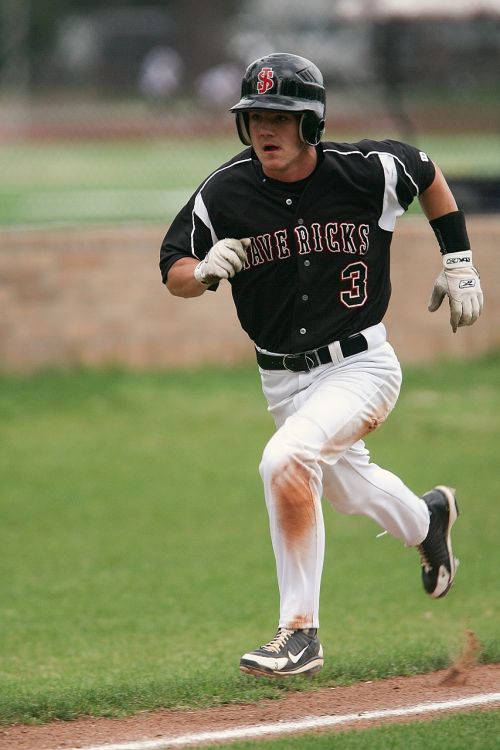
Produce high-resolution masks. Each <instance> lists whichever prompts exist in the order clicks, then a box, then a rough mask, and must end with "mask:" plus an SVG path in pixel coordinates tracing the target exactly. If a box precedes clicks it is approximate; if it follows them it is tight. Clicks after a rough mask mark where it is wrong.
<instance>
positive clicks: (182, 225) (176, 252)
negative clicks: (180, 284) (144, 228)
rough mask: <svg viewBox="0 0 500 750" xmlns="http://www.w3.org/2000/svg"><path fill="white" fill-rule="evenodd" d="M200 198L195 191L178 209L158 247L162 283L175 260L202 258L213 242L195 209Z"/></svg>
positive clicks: (210, 233) (207, 228) (210, 234)
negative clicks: (159, 247) (179, 209)
mask: <svg viewBox="0 0 500 750" xmlns="http://www.w3.org/2000/svg"><path fill="white" fill-rule="evenodd" d="M200 200H201V198H200V192H199V191H197V192H196V193H195V194H194V195H192V196H191V198H190V200H189V201H188V203H186V205H185V206H184V208H182V209H181V211H179V213H178V214H177V216H176V217H175V219H174V220H173V222H172V224H171V225H170V227H169V229H168V231H167V233H166V235H165V237H164V239H163V242H162V244H161V249H160V271H161V278H162V281H163V283H165V282H166V280H167V276H168V272H169V270H170V268H171V267H172V266H173V265H174V263H176V261H178V260H180V258H186V257H187V258H197V259H198V260H202V259H203V258H204V257H205V255H206V254H207V252H208V251H209V250H210V248H211V247H212V245H213V244H214V242H213V237H212V232H211V230H210V228H209V227H208V226H207V225H206V224H205V223H204V221H203V218H202V217H201V216H200V215H199V214H198V212H197V210H196V208H197V204H199V203H200Z"/></svg>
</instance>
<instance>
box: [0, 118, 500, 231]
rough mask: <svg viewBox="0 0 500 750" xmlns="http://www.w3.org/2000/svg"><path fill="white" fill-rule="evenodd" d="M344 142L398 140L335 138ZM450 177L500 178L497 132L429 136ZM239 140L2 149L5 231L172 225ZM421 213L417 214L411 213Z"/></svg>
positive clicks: (425, 144)
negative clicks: (57, 225)
mask: <svg viewBox="0 0 500 750" xmlns="http://www.w3.org/2000/svg"><path fill="white" fill-rule="evenodd" d="M327 135H328V137H331V138H334V139H335V140H337V141H342V140H348V141H353V140H356V139H358V138H361V137H367V136H369V137H373V138H377V137H388V136H392V137H399V138H401V136H398V134H391V133H380V134H377V133H374V132H372V131H370V132H368V131H367V132H365V133H363V134H352V133H351V134H337V133H334V134H327ZM417 145H419V146H420V147H421V148H423V149H425V150H427V151H428V153H429V154H430V155H431V157H432V158H434V159H435V160H436V161H437V163H438V164H439V165H440V166H441V167H442V169H443V170H444V172H445V173H446V174H447V175H449V176H457V175H459V176H461V175H464V174H465V175H469V176H470V175H477V176H481V175H482V176H491V175H494V176H498V175H499V174H500V147H499V144H498V136H496V135H495V134H490V135H488V134H476V135H474V134H472V135H432V136H427V135H422V136H421V137H420V138H419V143H418V144H417ZM241 148H242V145H241V144H240V142H239V141H238V139H237V137H236V134H235V136H234V137H231V138H222V139H221V138H204V139H203V138H199V139H196V138H185V139H183V138H177V139H170V140H169V139H155V138H149V139H143V140H142V139H134V140H121V141H95V140H87V141H85V140H82V141H54V142H51V141H38V142H37V141H33V142H26V143H18V144H15V143H13V144H5V143H4V144H0V165H1V169H0V227H2V226H4V227H6V226H11V225H16V224H27V225H39V224H41V225H45V224H54V223H75V222H76V223H80V222H81V223H85V222H106V221H120V222H123V221H170V220H171V219H172V218H173V217H174V216H175V214H176V213H177V211H178V210H179V208H180V207H181V206H182V205H183V204H184V203H185V201H186V200H187V199H188V197H189V196H190V195H191V194H192V193H193V191H194V190H195V188H196V187H197V186H198V184H199V183H200V182H201V181H202V180H203V179H204V178H205V177H206V176H207V175H208V174H209V173H210V172H211V171H212V170H214V169H215V168H216V167H217V166H219V165H220V164H221V163H223V162H224V161H226V160H227V159H228V158H230V157H231V156H233V155H234V154H236V153H238V151H240V149H241ZM411 210H417V209H411Z"/></svg>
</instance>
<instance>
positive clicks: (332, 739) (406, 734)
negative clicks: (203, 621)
mask: <svg viewBox="0 0 500 750" xmlns="http://www.w3.org/2000/svg"><path fill="white" fill-rule="evenodd" d="M499 729H500V714H499V712H498V711H493V712H490V713H486V714H485V713H480V712H471V713H467V714H462V715H460V716H452V717H446V718H441V719H435V720H433V721H429V722H411V723H409V724H404V725H396V726H389V727H378V728H377V729H364V730H362V731H352V730H351V731H349V732H347V731H344V732H339V733H338V734H332V733H326V734H323V735H309V736H307V735H306V736H300V737H286V738H285V739H280V740H271V741H268V742H266V743H265V744H264V745H263V744H262V742H237V743H234V744H230V745H224V748H225V749H226V750H256V749H257V748H261V749H262V748H264V749H265V750H367V748H369V750H423V748H425V750H497V749H498V735H499Z"/></svg>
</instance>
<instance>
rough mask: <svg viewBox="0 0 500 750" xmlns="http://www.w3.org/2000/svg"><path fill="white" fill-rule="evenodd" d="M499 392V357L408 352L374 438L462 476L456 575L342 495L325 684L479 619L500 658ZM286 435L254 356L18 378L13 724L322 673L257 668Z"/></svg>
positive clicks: (11, 608) (408, 457) (3, 511)
mask: <svg viewBox="0 0 500 750" xmlns="http://www.w3.org/2000/svg"><path fill="white" fill-rule="evenodd" d="M499 386H500V353H499V354H496V355H491V356H489V357H487V358H484V359H482V360H480V361H477V362H469V363H466V362H454V363H449V364H446V363H442V364H437V365H435V366H433V367H429V368H425V369H412V368H406V375H405V381H404V386H403V391H402V394H401V397H400V402H399V404H398V406H397V408H396V410H395V411H394V413H393V414H392V415H391V417H390V419H389V420H388V422H387V423H386V424H385V425H384V426H382V427H381V428H380V429H379V431H377V432H376V433H375V434H374V435H373V436H371V437H370V441H369V446H370V447H371V450H372V456H373V460H375V461H376V462H378V463H381V464H382V465H385V466H387V467H388V468H391V469H393V470H394V471H396V472H397V473H398V474H399V475H400V476H401V477H402V478H403V479H404V480H405V481H406V482H407V483H408V484H409V485H410V486H412V487H413V488H414V489H415V491H417V492H423V491H425V490H426V489H428V488H430V487H432V486H433V485H434V484H436V483H440V482H442V483H449V484H452V485H454V486H456V487H457V488H458V492H459V502H460V507H461V517H460V519H459V522H458V523H457V526H456V533H455V535H454V541H455V546H456V552H457V555H458V556H459V557H460V559H461V566H460V569H459V573H458V576H457V583H456V585H455V587H454V590H453V591H452V592H451V593H450V595H449V596H448V597H447V598H446V599H443V600H440V601H433V600H430V599H429V598H428V597H426V595H425V594H424V593H423V590H422V589H421V583H420V574H419V566H418V557H417V554H416V552H415V551H414V550H408V549H405V548H403V547H402V546H401V544H400V543H398V542H397V541H396V540H394V539H392V538H390V537H388V536H385V537H382V538H376V535H377V533H378V532H379V531H380V529H378V527H376V526H375V525H374V524H372V523H371V522H369V521H368V520H367V519H363V518H353V517H346V516H341V515H338V514H335V513H334V512H333V510H332V509H331V508H330V507H329V506H326V507H325V515H326V525H327V554H326V562H325V570H324V577H323V589H322V611H321V618H322V630H321V636H322V642H323V645H324V648H325V653H326V661H325V668H324V670H323V672H321V673H320V675H319V676H318V679H317V680H316V682H315V684H316V685H319V686H324V685H336V684H348V683H350V682H352V681H355V680H360V679H375V678H378V677H383V676H388V675H395V674H414V673H416V672H422V671H428V670H432V669H435V668H438V667H444V666H445V665H448V664H449V663H450V662H451V660H453V658H454V657H455V656H456V654H457V653H458V651H459V650H460V648H461V646H462V643H463V638H464V631H465V630H466V629H471V630H473V631H474V632H475V633H476V635H477V637H478V638H479V640H480V642H481V645H482V652H481V659H482V660H483V661H498V660H500V634H499V630H498V622H499V607H498V603H499V601H498V570H499V562H500V551H499V546H498V518H499V510H498V491H499V488H500V483H499V476H498V453H499V451H498V449H499V445H500V425H499V421H498V410H499V408H500V387H499ZM272 430H273V427H272V424H271V420H270V417H269V415H268V414H267V412H266V410H265V405H264V399H263V396H262V393H261V391H260V383H259V380H258V374H257V372H256V370H255V369H254V368H253V367H251V366H250V367H239V368H234V369H220V370H219V369H209V370H199V371H179V372H158V373H133V372H127V371H119V370H117V371H109V372H101V371H84V372H54V373H40V374H38V375H33V376H26V377H21V376H16V377H10V376H1V377H0V445H1V446H2V450H1V451H0V477H1V493H0V549H1V550H2V565H1V566H0V722H4V723H8V722H19V721H33V720H35V721H46V720H50V719H53V718H56V717H57V718H61V719H69V718H74V717H76V716H78V715H82V714H94V715H112V716H119V715H122V714H125V713H131V712H135V711H140V710H145V709H152V708H155V707H160V706H167V707H168V706H203V705H217V704H220V703H226V702H235V701H251V700H254V699H257V698H259V697H264V696H267V697H273V698H278V697H279V696H280V695H282V693H283V691H284V690H287V689H289V688H290V687H291V688H294V689H296V688H299V689H307V688H309V687H310V684H309V683H304V682H301V681H299V680H292V681H291V682H289V683H286V684H285V685H282V684H274V683H267V682H261V681H255V680H253V679H252V678H249V677H246V676H244V675H241V674H240V673H239V671H238V660H239V656H240V654H241V653H243V651H245V650H247V649H248V648H251V647H255V646H257V645H258V644H260V643H262V642H265V641H266V640H268V639H269V638H270V637H271V636H272V635H273V633H274V630H275V627H276V619H277V605H278V599H277V590H276V583H275V575H274V559H273V556H272V551H271V546H270V541H269V535H268V528H267V515H266V511H265V506H264V502H263V499H262V492H261V486H260V477H259V475H258V470H257V466H258V462H259V460H260V455H261V451H262V448H263V446H264V444H265V442H266V440H267V439H268V437H269V436H270V435H271V434H272ZM354 580H355V581H356V585H355V586H353V585H352V582H353V581H354ZM318 747H319V746H318Z"/></svg>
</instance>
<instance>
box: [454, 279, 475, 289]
mask: <svg viewBox="0 0 500 750" xmlns="http://www.w3.org/2000/svg"><path fill="white" fill-rule="evenodd" d="M473 286H476V280H475V279H462V281H460V282H459V284H458V288H459V289H470V288H471V287H473Z"/></svg>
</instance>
